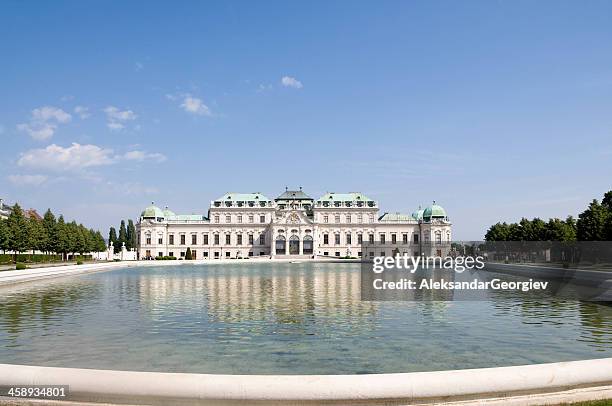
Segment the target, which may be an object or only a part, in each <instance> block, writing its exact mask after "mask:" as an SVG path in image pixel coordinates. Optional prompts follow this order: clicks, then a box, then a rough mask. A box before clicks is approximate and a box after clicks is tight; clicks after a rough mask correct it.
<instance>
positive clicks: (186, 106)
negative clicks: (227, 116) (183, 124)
mask: <svg viewBox="0 0 612 406" xmlns="http://www.w3.org/2000/svg"><path fill="white" fill-rule="evenodd" d="M181 107H182V108H183V110H185V111H186V112H188V113H192V114H197V115H200V116H210V115H212V114H211V112H210V109H209V108H208V106H207V105H205V104H204V103H203V102H202V99H198V98H197V97H193V96H190V95H186V96H185V98H184V99H183V103H181Z"/></svg>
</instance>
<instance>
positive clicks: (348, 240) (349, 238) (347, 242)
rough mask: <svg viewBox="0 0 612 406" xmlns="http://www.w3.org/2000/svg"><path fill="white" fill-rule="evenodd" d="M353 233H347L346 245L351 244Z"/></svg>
mask: <svg viewBox="0 0 612 406" xmlns="http://www.w3.org/2000/svg"><path fill="white" fill-rule="evenodd" d="M351 240H352V235H351V233H346V245H351V244H352V241H351Z"/></svg>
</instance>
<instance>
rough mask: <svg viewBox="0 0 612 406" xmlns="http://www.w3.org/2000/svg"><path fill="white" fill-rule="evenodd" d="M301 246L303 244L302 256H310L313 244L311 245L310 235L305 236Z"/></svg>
mask: <svg viewBox="0 0 612 406" xmlns="http://www.w3.org/2000/svg"><path fill="white" fill-rule="evenodd" d="M303 244H304V248H303V251H304V254H305V255H312V253H313V252H314V251H313V249H314V244H313V240H312V236H310V235H307V236H305V237H304V241H303Z"/></svg>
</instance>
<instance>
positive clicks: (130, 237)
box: [125, 219, 137, 250]
mask: <svg viewBox="0 0 612 406" xmlns="http://www.w3.org/2000/svg"><path fill="white" fill-rule="evenodd" d="M136 245H137V242H136V227H134V222H133V221H132V220H131V219H130V220H128V225H127V242H126V243H125V246H126V248H127V249H128V250H131V249H132V248H136Z"/></svg>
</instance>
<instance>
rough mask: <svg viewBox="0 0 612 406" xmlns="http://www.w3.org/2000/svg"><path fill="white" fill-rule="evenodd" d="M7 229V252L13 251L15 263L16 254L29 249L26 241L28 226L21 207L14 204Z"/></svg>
mask: <svg viewBox="0 0 612 406" xmlns="http://www.w3.org/2000/svg"><path fill="white" fill-rule="evenodd" d="M7 222H8V228H9V243H8V247H9V250H11V251H14V257H15V262H17V254H18V253H21V252H23V251H26V250H27V249H29V245H28V243H29V241H28V224H27V221H26V218H25V216H24V215H23V211H22V210H21V207H20V206H19V205H18V204H17V203H15V205H14V206H13V211H12V212H11V214H10V215H9V217H8V219H7Z"/></svg>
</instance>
